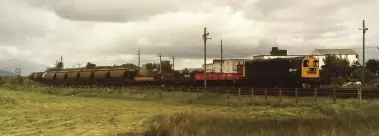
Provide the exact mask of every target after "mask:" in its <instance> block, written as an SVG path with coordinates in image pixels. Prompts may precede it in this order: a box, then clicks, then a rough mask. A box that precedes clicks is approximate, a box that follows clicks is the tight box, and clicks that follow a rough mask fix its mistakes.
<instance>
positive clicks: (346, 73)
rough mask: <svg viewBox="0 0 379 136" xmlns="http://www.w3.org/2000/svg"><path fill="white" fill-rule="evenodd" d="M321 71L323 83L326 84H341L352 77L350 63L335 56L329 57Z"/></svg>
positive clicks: (326, 58)
mask: <svg viewBox="0 0 379 136" xmlns="http://www.w3.org/2000/svg"><path fill="white" fill-rule="evenodd" d="M323 61H324V64H325V65H323V66H322V70H321V71H320V76H321V80H322V82H324V83H326V84H330V83H332V84H335V83H337V84H341V83H343V82H344V81H346V80H347V79H348V78H349V77H350V76H351V68H350V66H349V61H348V60H346V59H341V58H339V57H337V56H335V55H327V56H326V57H325V59H323Z"/></svg>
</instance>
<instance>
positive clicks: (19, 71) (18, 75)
mask: <svg viewBox="0 0 379 136" xmlns="http://www.w3.org/2000/svg"><path fill="white" fill-rule="evenodd" d="M21 71H22V69H21V68H16V69H15V70H14V73H15V76H16V80H19V78H21V77H20V75H21Z"/></svg>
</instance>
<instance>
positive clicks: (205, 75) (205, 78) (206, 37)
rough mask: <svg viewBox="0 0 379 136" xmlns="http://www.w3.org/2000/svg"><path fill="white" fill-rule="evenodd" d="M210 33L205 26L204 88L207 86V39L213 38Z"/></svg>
mask: <svg viewBox="0 0 379 136" xmlns="http://www.w3.org/2000/svg"><path fill="white" fill-rule="evenodd" d="M208 36H209V33H208V32H207V28H206V27H204V34H203V40H204V88H207V40H208V39H212V38H208Z"/></svg>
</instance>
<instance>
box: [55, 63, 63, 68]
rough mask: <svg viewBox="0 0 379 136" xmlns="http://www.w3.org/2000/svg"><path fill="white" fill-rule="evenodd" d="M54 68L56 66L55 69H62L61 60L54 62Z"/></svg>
mask: <svg viewBox="0 0 379 136" xmlns="http://www.w3.org/2000/svg"><path fill="white" fill-rule="evenodd" d="M55 68H57V69H63V62H57V63H55Z"/></svg>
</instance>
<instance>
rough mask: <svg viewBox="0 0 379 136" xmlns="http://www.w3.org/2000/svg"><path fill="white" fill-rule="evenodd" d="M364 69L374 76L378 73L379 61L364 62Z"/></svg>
mask: <svg viewBox="0 0 379 136" xmlns="http://www.w3.org/2000/svg"><path fill="white" fill-rule="evenodd" d="M366 69H367V70H369V71H370V72H372V73H374V74H377V73H379V60H376V59H370V60H368V61H367V62H366Z"/></svg>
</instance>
